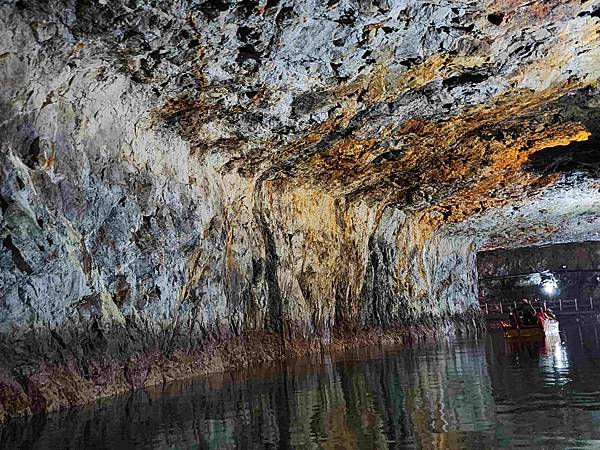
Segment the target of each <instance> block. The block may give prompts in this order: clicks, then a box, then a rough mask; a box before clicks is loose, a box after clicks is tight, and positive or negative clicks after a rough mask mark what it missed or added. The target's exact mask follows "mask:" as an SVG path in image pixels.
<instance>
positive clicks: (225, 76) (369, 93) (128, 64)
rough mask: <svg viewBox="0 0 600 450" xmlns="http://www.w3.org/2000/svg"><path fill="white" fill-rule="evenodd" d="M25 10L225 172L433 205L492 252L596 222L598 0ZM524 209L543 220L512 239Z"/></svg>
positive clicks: (217, 0) (246, 0)
mask: <svg viewBox="0 0 600 450" xmlns="http://www.w3.org/2000/svg"><path fill="white" fill-rule="evenodd" d="M16 6H18V7H19V8H20V9H21V11H20V14H27V15H29V16H30V17H31V20H32V27H34V29H35V32H36V35H37V36H39V39H42V40H44V39H46V40H47V41H48V42H54V43H53V44H52V45H55V46H56V47H57V51H62V52H64V53H68V55H69V58H68V60H67V61H66V64H69V65H71V66H72V69H73V70H77V68H78V67H84V66H85V63H86V61H90V60H91V59H93V58H97V55H99V54H100V55H104V56H102V58H103V60H104V62H105V64H104V65H101V66H99V67H96V68H95V70H97V71H98V77H108V76H110V73H111V70H112V69H116V70H117V71H119V72H124V73H127V74H129V75H130V76H131V78H132V79H133V80H135V82H136V83H138V84H139V85H140V86H142V87H143V88H144V89H146V90H147V92H148V94H149V98H150V100H149V102H150V106H149V111H151V113H150V115H151V117H152V120H153V122H154V124H155V126H157V127H170V128H175V129H177V130H178V132H179V133H181V134H182V135H183V136H184V137H185V138H186V140H187V141H189V142H190V145H191V146H192V150H193V151H192V157H194V158H198V159H200V160H202V159H203V158H212V159H217V160H218V161H219V165H220V170H221V171H223V172H227V171H236V172H238V173H240V174H242V175H243V176H246V177H248V178H253V179H255V180H256V181H257V182H264V181H267V180H284V182H286V183H290V184H292V185H298V186H307V187H310V188H315V189H320V190H325V191H326V192H328V193H330V194H331V195H333V196H336V197H339V198H343V199H344V200H345V201H348V202H352V201H355V200H361V201H367V202H372V203H374V204H382V205H394V206H398V207H401V208H403V209H407V210H417V211H426V212H427V213H428V217H430V220H433V221H439V222H443V223H446V224H448V223H449V224H456V223H461V224H462V225H460V226H455V228H454V230H455V231H457V232H458V231H461V232H469V233H470V232H474V231H473V230H482V229H483V230H487V231H485V232H484V233H485V234H486V236H487V238H489V244H488V246H489V247H494V246H498V245H502V242H507V241H510V240H512V241H514V242H513V243H519V244H520V243H523V242H526V243H529V244H531V243H535V242H538V241H539V242H542V241H543V240H544V236H545V234H544V233H555V234H556V233H558V234H560V233H561V231H560V228H561V226H562V225H561V224H566V223H571V222H573V224H576V223H579V222H581V218H582V217H583V220H584V222H585V223H588V224H592V225H590V229H591V228H593V225H594V224H595V223H596V222H595V221H596V220H597V217H596V213H595V212H594V211H595V210H596V209H598V208H597V204H598V203H597V202H598V199H597V198H595V197H594V195H595V193H597V192H598V186H597V183H596V181H595V180H596V178H597V172H598V162H599V160H600V156H599V154H598V145H597V144H598V139H599V138H598V136H599V131H600V130H599V127H600V90H599V88H598V77H599V76H600V45H599V44H600V2H599V1H591V0H587V1H581V0H571V1H569V0H538V1H535V0H534V1H531V0H527V1H526V0H501V1H497V0H496V1H445V0H440V1H431V2H426V1H416V0H414V1H413V0H403V1H396V2H392V1H385V0H380V1H375V0H374V1H335V0H329V1H328V2H312V1H305V2H289V1H278V0H267V1H266V3H263V2H258V1H253V0H243V1H240V2H227V1H222V0H208V1H203V2H199V1H188V2H183V1H176V2H159V1H147V2H144V1H135V0H131V1H115V2H112V1H109V2H103V1H100V2H91V1H78V2H72V3H66V2H31V3H30V2H17V3H16ZM53 20H54V21H56V23H58V24H60V27H61V28H60V29H61V30H63V31H62V32H61V33H62V34H61V33H57V34H56V35H52V34H51V32H50V31H48V30H50V29H51V24H52V21H53ZM49 34H50V37H49V38H48V35H49ZM588 194H589V195H591V197H593V198H591V199H589V198H588V197H587V195H588ZM561 195H562V197H561ZM565 196H566V198H567V199H570V201H571V203H574V204H578V200H577V198H578V197H577V196H580V197H581V198H582V199H583V198H585V199H587V200H589V201H590V203H589V204H588V203H585V201H583V200H582V202H579V203H580V204H582V205H583V204H585V205H588V207H587V209H585V211H583V210H582V209H581V208H579V209H578V208H577V207H574V208H573V209H569V208H566V209H565V208H564V207H563V206H564V205H565V204H566V203H565V202H563V203H560V198H563V197H565ZM553 199H554V200H556V201H553ZM587 200H586V201H587ZM532 202H533V203H534V204H535V205H537V206H527V205H529V204H531V203H532ZM544 202H546V203H544ZM567 203H568V202H567ZM553 205H554V206H553ZM561 205H562V206H561ZM527 208H533V209H534V210H535V212H533V210H532V211H530V214H529V215H527V216H525V215H521V216H519V213H518V211H527ZM553 208H555V209H556V208H558V209H560V208H562V209H560V211H559V212H557V213H556V214H555V215H554V216H552V212H553ZM558 209H556V210H557V211H558ZM548 210H549V211H550V213H548ZM543 211H546V212H543ZM590 211H591V212H590ZM544 214H545V215H544ZM548 214H549V215H550V216H552V217H551V218H549V216H548ZM499 217H501V218H503V220H505V225H504V229H498V225H497V223H498V220H497V218H499ZM519 217H521V219H523V218H524V217H525V218H526V219H527V218H528V219H527V220H529V221H530V223H529V222H527V220H525V219H523V220H522V221H524V223H525V222H527V223H528V224H529V225H530V226H531V227H533V228H535V227H536V226H537V227H538V230H537V231H535V232H530V231H527V232H523V235H522V236H518V237H517V235H516V234H514V233H513V234H511V233H512V231H514V229H515V228H514V227H515V226H516V225H515V223H516V222H515V220H517V221H518V220H521V219H519ZM554 222H556V223H554ZM490 223H491V225H490ZM541 224H543V225H544V226H541ZM573 226H575V228H576V227H577V226H576V225H573ZM552 227H554V228H552ZM565 230H567V231H568V233H571V234H572V235H577V232H576V231H577V230H570V229H569V226H566V228H565ZM569 230H570V231H569ZM578 230H579V231H581V233H583V234H585V235H586V237H588V238H589V233H588V232H587V231H585V230H583V229H582V228H580V229H578ZM582 230H583V231H582ZM590 232H591V231H590ZM568 233H567V234H568ZM510 236H513V237H512V238H511V237H510ZM584 237H585V236H584ZM560 239H563V238H560ZM564 239H567V238H566V237H565V238H564Z"/></svg>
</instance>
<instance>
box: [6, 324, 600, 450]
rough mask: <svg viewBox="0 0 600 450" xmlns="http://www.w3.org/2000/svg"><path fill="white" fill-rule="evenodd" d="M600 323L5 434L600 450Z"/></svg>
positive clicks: (157, 397)
mask: <svg viewBox="0 0 600 450" xmlns="http://www.w3.org/2000/svg"><path fill="white" fill-rule="evenodd" d="M597 327H599V325H598V324H597V323H596V322H594V321H591V320H590V321H587V322H585V323H583V322H582V323H580V322H571V323H566V322H562V324H561V329H562V332H561V336H560V337H554V338H547V339H546V340H543V339H542V340H531V341H525V342H515V343H508V342H506V341H505V340H504V339H503V337H502V335H499V334H497V333H489V334H488V335H487V336H486V337H484V338H481V339H479V340H477V339H474V338H472V339H465V340H459V341H456V342H442V343H439V344H436V345H427V346H420V347H417V348H414V349H409V350H407V349H404V350H403V349H398V348H369V349H362V350H358V351H353V352H347V353H344V354H338V355H334V356H325V357H323V358H313V359H302V360H296V361H290V362H287V363H286V364H284V365H278V366H270V367H260V368H256V369H253V370H251V371H247V372H244V373H242V372H236V373H230V374H218V375H215V376H211V377H207V378H199V379H196V380H192V381H187V382H182V383H176V384H171V385H169V386H167V387H166V388H165V389H164V390H162V389H149V390H147V391H138V392H136V393H134V394H132V395H127V396H122V397H118V398H116V399H112V400H105V401H102V402H100V403H99V404H98V405H96V406H93V407H87V408H84V409H81V410H77V411H71V412H69V413H62V414H54V415H50V416H48V417H36V418H34V419H33V420H29V421H17V422H13V423H11V424H9V425H8V426H6V427H5V428H4V429H2V428H0V449H18V448H23V449H27V448H34V449H52V448H61V449H63V448H64V449H119V448H144V449H159V448H160V449H225V448H348V449H353V448H357V449H358V448H361V449H362V448H365V449H371V448H424V449H430V448H432V449H435V448H440V449H489V448H586V449H588V448H596V449H597V448H600V384H599V383H598V381H599V379H600V372H599V370H598V369H600V346H599V345H598V332H597Z"/></svg>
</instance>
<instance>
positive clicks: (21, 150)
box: [0, 0, 600, 419]
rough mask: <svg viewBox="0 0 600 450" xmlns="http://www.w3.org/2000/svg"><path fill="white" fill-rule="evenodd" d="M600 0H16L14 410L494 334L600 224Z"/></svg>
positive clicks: (6, 340)
mask: <svg viewBox="0 0 600 450" xmlns="http://www.w3.org/2000/svg"><path fill="white" fill-rule="evenodd" d="M599 76H600V2H599V1H592V0H587V1H580V0H576V1H575V0H560V1H559V0H527V1H526V0H500V1H498V0H494V1H479V0H478V1H462V0H461V1H458V0H456V1H451V0H440V1H437V2H431V3H428V2H424V1H421V0H398V1H396V2H392V1H388V0H378V1H377V0H373V1H362V0H361V1H346V0H340V1H336V0H332V1H329V2H312V1H307V0H304V1H288V0H267V1H266V3H263V2H262V0H261V2H260V3H259V1H255V0H241V1H238V2H226V1H221V0H207V1H195V0H190V1H168V2H167V1H156V0H153V1H149V0H127V1H126V0H99V1H91V0H80V1H74V0H73V1H53V0H51V1H39V0H37V1H36V0H31V1H22V0H19V1H8V2H7V1H4V2H2V4H1V6H0V82H1V85H2V89H0V240H1V242H2V245H0V419H2V418H4V419H5V418H7V417H9V416H15V415H24V414H30V413H33V412H37V411H44V410H56V409H59V408H63V407H68V406H73V405H79V404H82V403H85V402H87V401H90V400H93V399H95V398H98V397H101V396H107V395H110V394H113V393H116V392H119V391H123V390H126V389H130V388H132V387H138V386H142V385H145V384H153V383H161V382H164V381H168V380H171V379H175V378H182V377H185V376H189V375H192V374H197V373H207V372H211V371H218V370H227V369H228V368H231V367H236V366H242V365H246V364H251V363H254V362H258V361H267V360H275V359H279V358H282V357H286V356H292V355H297V354H301V353H305V352H310V351H319V350H320V349H323V348H330V347H333V348H336V347H344V346H349V345H359V344H363V343H369V342H377V341H381V340H407V339H414V338H419V337H421V336H425V335H432V334H435V333H447V332H451V331H453V330H454V331H456V330H458V331H462V330H465V329H467V328H469V327H477V326H478V324H479V323H480V319H479V307H478V305H477V269H476V253H477V251H478V250H482V249H483V250H490V249H497V248H513V247H519V246H532V245H533V246H535V245H541V244H551V243H557V242H570V241H584V240H587V241H589V240H598V237H599V234H598V233H599V230H600V228H599V221H600V209H599V208H598V205H599V203H598V202H599V201H600V191H599V189H600V185H599V180H598V174H599V169H600V164H599V163H600V153H599V149H598V142H599V141H600V89H599V87H598V83H597V82H598V77H599Z"/></svg>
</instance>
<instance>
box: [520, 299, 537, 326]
mask: <svg viewBox="0 0 600 450" xmlns="http://www.w3.org/2000/svg"><path fill="white" fill-rule="evenodd" d="M518 309H519V312H520V314H519V315H520V316H521V317H522V323H523V325H535V324H536V322H537V319H536V311H535V309H534V308H533V306H531V303H529V300H527V299H526V298H524V299H523V300H521V303H520V304H519V307H518Z"/></svg>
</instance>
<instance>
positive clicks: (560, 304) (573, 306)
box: [481, 297, 600, 315]
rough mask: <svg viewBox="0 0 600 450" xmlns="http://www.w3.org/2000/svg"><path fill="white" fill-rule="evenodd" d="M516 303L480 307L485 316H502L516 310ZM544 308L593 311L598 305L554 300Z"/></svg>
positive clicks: (546, 301) (546, 303) (483, 303)
mask: <svg viewBox="0 0 600 450" xmlns="http://www.w3.org/2000/svg"><path fill="white" fill-rule="evenodd" d="M516 306H517V302H515V301H513V302H482V303H481V307H482V309H483V310H484V311H485V313H486V315H489V314H490V312H492V313H493V312H499V313H500V314H504V311H508V310H509V309H510V308H516ZM544 306H545V307H547V308H551V309H553V310H555V311H558V312H562V311H565V310H566V311H595V310H597V309H600V305H597V304H594V299H593V298H591V297H590V298H588V299H587V300H582V299H578V298H574V299H562V298H558V299H555V300H545V301H544Z"/></svg>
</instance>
